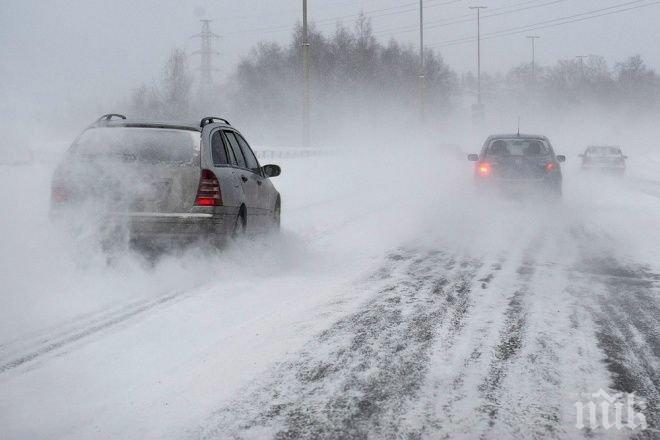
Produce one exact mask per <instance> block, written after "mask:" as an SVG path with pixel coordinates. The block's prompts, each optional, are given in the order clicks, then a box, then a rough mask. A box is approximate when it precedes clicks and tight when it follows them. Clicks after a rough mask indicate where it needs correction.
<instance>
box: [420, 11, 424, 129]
mask: <svg viewBox="0 0 660 440" xmlns="http://www.w3.org/2000/svg"><path fill="white" fill-rule="evenodd" d="M424 69H425V68H424V0H419V119H420V122H421V123H424V119H425V113H426V102H425V100H426V75H425V71H424Z"/></svg>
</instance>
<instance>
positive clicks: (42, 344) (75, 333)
mask: <svg viewBox="0 0 660 440" xmlns="http://www.w3.org/2000/svg"><path fill="white" fill-rule="evenodd" d="M197 287H199V286H196V287H194V288H193V289H186V290H181V291H175V292H171V293H168V294H166V295H163V296H159V297H158V298H156V299H145V300H142V301H136V302H133V303H130V304H128V305H124V306H121V307H118V308H112V309H110V310H102V311H100V312H98V313H93V314H86V315H83V316H82V317H81V318H78V319H74V320H72V321H71V322H70V323H68V324H67V325H65V326H62V327H57V329H56V330H53V329H51V330H49V331H47V332H46V333H44V334H42V335H37V336H34V337H32V338H29V339H27V340H19V341H15V342H13V343H10V344H7V345H5V346H3V347H2V357H1V358H0V374H3V373H7V372H9V371H10V370H14V369H16V368H19V367H22V366H26V365H28V364H31V363H33V362H36V361H38V360H41V359H43V358H45V357H46V356H48V355H53V354H56V353H60V352H63V351H65V350H66V349H67V348H69V347H71V346H73V345H75V344H76V343H80V342H82V341H84V340H86V339H89V338H91V337H93V336H95V335H97V334H100V333H102V332H104V331H107V330H110V329H112V328H115V327H118V326H120V325H122V324H124V323H127V322H129V321H130V320H132V319H135V318H137V317H139V316H142V315H145V314H146V313H147V312H151V311H153V310H155V309H157V308H160V307H165V306H168V305H170V304H171V303H174V302H175V301H177V300H181V299H183V298H184V297H186V296H188V295H189V294H190V293H191V292H192V291H194V290H196V288H197Z"/></svg>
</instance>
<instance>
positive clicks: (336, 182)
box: [0, 2, 660, 438]
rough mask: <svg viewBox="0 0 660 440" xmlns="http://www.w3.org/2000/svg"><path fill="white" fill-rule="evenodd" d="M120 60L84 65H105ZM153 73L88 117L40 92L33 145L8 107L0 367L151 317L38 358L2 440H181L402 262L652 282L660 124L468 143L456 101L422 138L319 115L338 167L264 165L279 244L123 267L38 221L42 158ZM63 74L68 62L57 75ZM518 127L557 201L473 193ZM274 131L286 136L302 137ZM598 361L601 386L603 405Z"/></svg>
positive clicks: (259, 241)
mask: <svg viewBox="0 0 660 440" xmlns="http://www.w3.org/2000/svg"><path fill="white" fill-rule="evenodd" d="M106 3H107V2H106ZM374 3H375V2H371V4H372V5H373V4H374ZM365 4H366V2H365ZM60 6H62V5H60ZM12 7H13V8H19V6H16V5H13V6H12ZM251 7H254V4H252V5H251ZM211 8H212V5H209V6H207V9H209V10H210V9H211ZM365 8H366V6H365ZM67 11H69V12H70V13H71V14H72V16H75V10H68V9H67ZM240 11H242V9H241V10H236V13H239V12H240ZM114 12H115V13H117V11H114ZM61 13H62V12H61ZM98 15H101V11H100V10H99V11H98ZM88 19H89V17H88ZM117 20H119V19H117ZM4 21H7V18H6V16H5V18H4V19H3V22H4ZM113 24H115V22H114V21H111V22H110V23H104V25H105V26H108V27H109V26H111V25H113ZM14 26H16V24H14ZM35 26H36V24H35ZM149 26H150V28H151V29H153V27H154V26H155V25H154V24H150V25H149ZM118 32H121V31H120V30H119V31H118ZM132 32H136V31H135V29H133V31H132ZM5 35H6V34H5ZM184 36H185V35H184ZM3 38H6V36H3ZM153 38H158V37H157V36H154V37H153ZM179 38H180V36H178V35H177V36H176V37H172V36H171V35H168V36H166V37H165V41H159V42H158V45H159V46H160V48H161V50H162V48H163V47H170V46H172V45H176V44H177V42H178V39H179ZM149 41H150V38H145V37H144V36H142V37H141V38H136V41H132V42H126V43H125V44H133V45H135V46H137V47H139V48H140V49H141V50H146V48H147V47H149ZM59 50H62V51H65V50H64V48H62V47H59ZM116 50H118V49H115V50H112V51H108V52H106V53H105V54H103V55H102V54H101V53H99V55H98V57H99V58H104V57H109V58H113V59H116V58H117V57H119V56H120V55H119V54H118V53H117V52H116ZM5 59H7V57H5ZM72 59H74V60H76V58H75V57H74V58H72ZM77 61H80V60H77ZM133 61H135V60H133ZM51 62H54V63H55V64H57V63H58V61H51ZM88 62H89V63H91V64H93V65H96V63H97V62H99V63H100V62H101V61H99V60H98V59H90V60H88ZM126 63H129V61H128V60H127V61H126ZM161 64H162V54H161V55H159V56H158V57H157V59H156V60H155V61H154V59H151V60H150V61H148V62H147V63H146V65H145V66H142V67H141V69H142V68H144V69H145V70H144V71H140V72H138V73H136V72H129V73H126V72H123V70H122V68H121V66H118V67H116V69H117V71H118V72H121V73H120V75H124V76H123V79H122V80H121V81H118V82H112V81H111V82H109V84H112V86H111V87H107V89H106V90H105V92H104V93H106V94H107V95H108V96H104V99H100V100H97V99H93V100H91V101H86V100H85V97H84V96H80V95H79V94H78V93H77V92H76V91H75V89H73V90H72V89H70V88H69V85H68V83H67V81H66V80H63V79H62V78H59V79H58V78H54V79H53V83H52V84H53V85H52V87H53V88H54V96H58V97H59V98H62V99H61V100H59V99H58V100H57V102H58V103H61V105H62V106H63V108H65V111H63V112H62V113H57V112H55V113H49V114H50V115H52V116H51V117H50V121H49V122H48V125H49V130H48V132H47V133H48V134H46V135H44V133H39V128H38V125H35V120H34V119H30V117H31V116H33V115H35V114H38V115H40V117H42V118H43V117H45V115H44V114H43V113H42V112H40V105H39V99H38V96H39V95H40V94H41V93H42V92H39V94H37V95H34V94H32V90H33V88H32V86H30V85H25V84H24V85H22V86H21V87H19V88H17V89H16V91H11V92H12V93H13V95H11V99H10V101H9V102H13V103H20V105H19V106H18V109H19V111H18V112H17V113H16V116H14V118H15V119H13V121H15V123H16V127H20V131H19V132H15V131H13V129H11V128H10V129H8V131H9V133H11V134H10V135H8V136H7V137H6V138H7V142H6V143H5V145H10V146H11V145H15V144H16V143H21V144H26V143H29V144H30V146H31V148H32V149H33V151H35V153H36V157H34V159H36V160H35V161H32V162H27V163H22V164H10V163H8V162H5V163H4V164H2V165H0V188H1V189H0V206H2V207H3V215H2V217H1V218H0V234H1V235H0V237H1V240H2V247H1V248H0V354H2V358H3V359H4V358H5V357H7V356H9V355H11V353H13V352H14V351H16V352H20V351H21V350H22V349H23V347H24V346H29V345H30V344H31V343H33V342H34V341H35V340H40V339H41V338H42V337H43V335H44V334H51V333H52V332H58V331H60V330H61V329H66V331H72V332H74V333H75V328H73V329H72V328H70V326H75V325H78V324H79V323H81V322H87V321H90V322H93V321H94V320H95V319H97V318H98V319H101V318H99V317H102V318H103V319H106V317H107V316H109V315H112V314H117V315H121V312H122V310H124V309H130V308H131V307H132V306H133V305H134V304H138V303H143V304H145V305H147V306H148V307H150V309H149V310H150V311H149V312H148V313H144V314H141V315H138V316H136V317H135V319H134V321H132V322H131V323H125V324H120V325H119V326H118V328H115V329H113V330H112V331H110V332H108V333H109V334H108V333H102V334H99V335H96V336H94V337H93V338H92V339H93V340H92V341H91V342H90V341H81V342H80V343H79V344H73V346H71V347H68V349H67V350H70V351H67V350H65V351H63V352H62V353H55V354H52V355H49V356H47V357H46V358H45V359H40V360H39V361H37V363H36V364H35V365H31V366H30V368H29V369H28V371H27V372H22V373H21V374H14V373H12V372H9V373H7V375H6V376H5V377H2V378H0V380H1V381H2V384H1V386H0V390H1V391H0V426H1V427H2V431H3V432H4V433H5V434H4V435H5V436H7V438H46V437H51V438H93V437H104V438H162V437H168V436H170V437H180V436H189V435H193V436H194V435H196V434H197V433H198V432H199V431H198V430H199V429H201V430H202V431H203V430H204V428H203V427H204V425H205V424H206V423H208V422H209V420H211V421H212V420H213V418H212V414H214V412H215V411H216V410H217V409H218V408H219V407H221V406H223V405H225V404H227V403H228V402H230V401H231V399H232V398H233V397H234V396H235V395H236V393H239V392H240V390H242V389H243V387H245V386H248V385H249V384H250V383H252V382H253V381H255V380H257V379H258V378H260V377H261V375H262V373H263V372H265V371H268V369H269V368H270V367H272V365H273V364H274V363H276V362H278V361H280V360H281V359H283V358H286V356H290V355H292V353H295V352H297V351H298V350H300V349H301V348H302V347H303V346H304V344H305V342H306V341H307V340H308V339H309V338H311V337H312V336H313V335H315V334H317V333H318V332H319V331H322V330H323V329H324V327H325V326H327V325H329V324H330V323H332V322H333V321H334V320H336V319H337V318H338V317H340V316H345V315H346V314H348V313H350V312H351V311H354V310H357V309H358V308H359V306H360V305H361V304H363V303H364V302H365V301H366V300H367V299H368V298H369V297H370V295H371V294H373V292H372V291H371V290H370V287H369V284H368V282H367V281H368V277H369V276H370V275H371V274H372V273H373V272H374V271H376V270H379V269H380V268H382V267H383V262H384V260H386V256H387V255H388V254H389V253H391V252H393V251H395V250H397V249H401V248H404V249H420V248H424V249H432V250H433V249H435V250H441V251H445V252H448V253H455V254H457V255H462V256H466V257H469V258H474V259H484V261H490V260H493V261H495V260H497V259H498V258H500V257H502V256H511V255H513V257H512V258H513V259H515V260H516V261H521V260H523V259H524V258H525V256H524V255H523V254H524V253H525V252H526V251H527V248H528V247H529V246H530V244H532V243H534V240H535V239H536V238H537V237H539V236H541V237H543V238H544V240H545V242H544V243H545V244H544V246H543V249H542V250H540V251H539V256H538V259H539V260H540V261H541V262H542V263H544V264H545V265H546V266H545V267H547V268H553V267H555V268H558V271H559V270H560V269H561V270H565V269H567V268H569V267H570V266H571V264H573V263H574V262H575V261H577V259H578V258H579V257H578V254H580V253H586V254H588V255H596V256H599V255H608V254H609V255H615V256H616V257H617V258H620V259H621V260H623V261H634V262H637V263H641V264H644V265H646V266H648V267H650V270H655V271H656V273H657V271H659V270H660V233H659V229H658V225H659V224H660V174H659V173H658V171H657V170H658V168H659V167H660V145H659V144H660V142H659V141H658V139H660V129H659V128H658V124H657V120H658V116H659V115H658V114H656V113H640V114H638V115H635V117H630V116H629V115H626V114H624V111H623V110H619V109H616V108H613V109H608V110H607V111H604V110H602V109H585V108H579V109H566V110H563V111H561V112H559V111H552V110H544V109H536V110H535V111H534V112H530V111H529V109H522V108H521V109H518V108H509V107H507V103H506V102H503V103H497V104H493V105H492V106H490V107H489V108H488V117H487V120H486V123H485V124H484V126H482V127H480V128H475V127H474V126H473V125H472V123H471V120H470V114H469V106H468V105H469V103H458V105H457V107H456V109H455V110H453V111H452V112H451V114H450V115H449V116H448V117H443V118H438V119H437V121H436V120H434V115H432V114H431V115H427V122H426V125H425V126H424V127H420V126H419V125H418V124H417V123H416V120H417V114H416V113H414V112H413V111H411V110H405V111H403V112H400V111H399V110H398V109H397V108H392V107H389V106H388V105H387V103H382V102H378V100H377V99H374V100H373V102H363V103H361V104H360V105H361V108H363V109H365V108H366V109H367V110H368V111H369V115H368V118H366V119H367V120H368V121H369V122H368V124H364V123H361V121H363V120H364V119H361V117H362V116H363V115H355V114H351V113H350V109H347V108H336V109H335V108H333V107H329V108H325V109H324V111H325V114H334V115H336V118H335V119H333V120H325V121H315V124H317V125H316V126H315V127H314V132H315V133H316V134H318V137H317V138H316V139H315V141H316V142H315V144H316V146H317V147H319V148H321V149H327V150H332V154H328V155H321V156H315V157H308V158H289V159H281V160H279V159H272V160H271V159H269V160H267V162H271V161H272V162H275V163H279V164H280V165H281V166H282V169H283V173H282V176H281V177H278V178H276V179H273V181H274V183H275V185H276V187H277V188H278V190H279V191H280V193H281V194H282V200H283V205H282V206H283V208H282V232H281V233H280V234H279V235H277V236H266V237H256V238H247V239H241V240H239V241H238V242H234V243H231V244H230V245H229V246H228V247H227V248H226V249H223V250H220V251H215V250H209V249H206V248H193V249H189V250H186V251H184V252H179V253H173V254H168V255H164V256H162V257H160V258H159V259H158V260H157V261H156V262H152V261H149V260H148V259H147V258H145V257H144V256H142V255H140V254H139V253H135V252H132V251H125V252H122V253H120V254H118V255H115V256H114V257H113V258H112V259H111V260H110V261H109V260H108V258H107V255H106V254H104V253H103V252H102V251H101V250H100V249H99V248H98V246H97V244H96V243H95V242H94V240H93V239H92V240H81V239H80V237H77V239H72V238H71V237H68V236H66V235H65V234H63V233H62V231H61V230H60V229H58V228H57V227H56V226H55V225H54V224H52V223H51V221H50V220H49V203H50V179H51V176H52V173H53V170H54V166H55V160H57V159H59V157H60V156H59V154H60V153H61V152H62V151H63V147H64V146H65V145H64V143H66V141H70V140H72V138H73V136H74V135H75V134H76V133H75V130H74V128H79V129H82V128H83V127H84V125H85V124H86V123H89V122H91V121H92V120H93V119H94V118H95V117H97V116H98V115H99V114H100V113H103V112H105V111H106V110H107V111H111V110H112V111H122V109H121V108H117V105H120V104H121V103H122V102H125V97H126V96H127V95H128V94H129V92H130V87H128V86H127V84H128V83H130V84H137V83H139V82H140V81H141V80H142V78H141V77H143V76H144V74H145V73H146V72H156V71H158V69H160V65H161ZM60 67H62V66H60ZM62 68H63V67H62ZM69 69H70V70H76V68H75V65H74V64H72V65H71V67H66V68H63V70H65V71H68V70H69ZM85 72H86V73H85V74H84V75H82V76H83V77H84V78H92V79H93V80H94V81H93V82H95V83H97V84H105V83H104V80H105V79H106V76H105V75H106V73H105V72H100V71H94V70H86V69H85ZM136 79H137V81H135V80H136ZM29 80H30V82H31V83H35V86H34V89H42V90H43V94H44V95H46V94H48V92H47V90H46V89H47V88H48V87H47V86H50V85H51V83H49V78H48V76H47V75H41V74H37V73H34V76H33V77H30V78H29ZM64 84H67V86H66V87H65V85H64ZM99 87H101V86H99ZM83 88H84V89H85V90H86V91H89V90H90V89H92V88H93V87H90V84H89V83H88V84H86V85H85V86H84V87H83ZM291 93H292V94H293V95H295V96H298V95H297V94H298V91H296V90H292V91H291ZM92 94H93V93H92ZM69 99H70V100H69ZM81 102H83V103H84V105H81V107H80V108H84V109H85V110H86V111H84V112H83V111H80V108H79V107H78V105H79V103H81ZM50 104H51V105H52V102H51V103H50ZM314 104H315V105H317V106H321V105H324V103H323V102H319V101H318V100H317V101H315V103H314ZM489 105H490V104H489ZM69 106H70V107H69ZM71 108H73V109H74V111H71V112H70V110H71ZM8 112H11V107H9V106H6V107H5V108H4V109H3V113H4V115H7V114H8ZM83 114H84V115H83ZM225 116H227V118H229V119H230V120H231V119H232V117H231V116H232V115H225ZM519 116H520V124H521V131H523V132H526V133H529V132H531V133H541V134H545V135H547V136H549V137H550V139H551V140H552V142H553V145H554V148H555V150H556V152H557V153H558V154H565V155H566V156H567V157H568V161H567V163H566V164H565V165H564V168H563V169H564V194H565V197H564V200H563V201H562V202H561V203H551V202H548V201H545V200H535V201H517V200H507V199H505V200H499V199H486V198H482V197H479V196H478V194H476V193H475V190H474V188H473V186H472V170H473V169H472V165H471V164H470V163H469V162H467V161H466V159H465V157H466V154H467V153H477V152H478V151H479V148H480V146H481V143H482V142H483V139H484V138H485V136H487V135H488V134H491V133H494V132H515V130H516V125H517V120H518V117H519ZM60 119H61V120H62V121H63V122H62V126H58V122H57V121H58V120H60ZM239 122H242V124H239V126H238V128H239V129H241V128H242V127H243V125H244V126H246V127H249V130H252V131H253V133H254V132H256V131H258V130H259V129H260V127H259V123H260V121H259V120H245V121H239ZM320 124H323V126H321V125H320ZM333 127H338V128H337V129H336V130H333ZM271 129H272V128H271V127H268V129H267V130H266V129H264V131H263V132H262V133H255V134H251V132H250V131H248V129H246V132H245V134H246V136H247V137H248V139H249V138H250V137H254V138H258V139H260V142H259V143H258V144H257V145H255V149H256V150H260V149H263V148H267V147H268V148H270V147H275V148H279V147H282V146H281V145H274V146H273V145H272V144H270V145H269V143H268V135H269V133H270V132H271V131H270V130H271ZM280 129H281V130H288V133H298V132H299V123H298V121H292V122H291V125H289V126H282V127H280ZM51 133H55V134H51ZM33 135H34V139H33V138H32V136H33ZM291 136H292V137H295V136H297V134H295V135H293V134H292V135H291ZM264 138H265V140H264ZM63 142H64V143H63ZM274 143H275V144H277V142H274ZM594 143H595V144H616V145H621V147H622V148H623V149H624V153H625V154H627V155H628V156H629V157H630V159H629V161H628V171H627V174H626V175H625V176H624V177H623V178H621V179H618V178H614V177H606V176H585V175H584V174H583V173H581V172H580V170H579V165H578V157H577V155H578V154H579V153H580V152H582V150H583V149H584V148H585V146H586V145H589V144H594ZM284 147H285V146H284ZM7 148H9V147H7ZM42 159H43V160H42ZM263 161H264V160H262V162H263ZM576 231H582V232H584V234H582V233H580V232H578V233H576ZM585 237H586V238H585ZM589 237H592V238H593V239H590V238H589ZM92 238H93V237H92ZM558 273H559V272H558ZM555 281H556V280H555ZM555 287H556V286H555V285H553V284H552V283H551V282H550V281H549V282H548V285H547V292H546V293H547V296H548V298H546V299H545V301H546V302H545V303H544V304H545V305H547V306H548V307H551V306H552V307H554V306H555V303H554V300H553V298H552V293H553V292H554V290H552V289H554V288H555ZM161 300H162V301H163V303H162V305H158V304H159V301H161ZM491 301H495V300H494V299H491ZM478 317H479V318H483V319H487V318H488V316H487V314H486V313H484V315H483V316H482V315H479V316H478ZM594 359H596V357H594ZM563 360H564V361H566V362H567V363H570V362H571V360H572V359H571V358H570V357H568V358H566V359H563ZM598 362H599V361H598V360H594V361H593V364H594V365H595V367H594V368H597V369H598V368H600V370H597V371H599V372H600V373H602V378H603V382H602V384H599V385H602V386H603V387H605V388H606V387H607V386H608V383H607V379H606V372H605V369H604V367H603V366H602V365H600V366H599V364H598ZM42 363H43V364H46V363H50V364H49V367H48V368H41V367H42V366H43V364H42ZM601 370H602V371H601ZM600 373H599V374H600ZM567 386H568V385H567ZM521 388H522V387H521ZM596 388H597V387H596ZM521 393H524V390H522V391H521Z"/></svg>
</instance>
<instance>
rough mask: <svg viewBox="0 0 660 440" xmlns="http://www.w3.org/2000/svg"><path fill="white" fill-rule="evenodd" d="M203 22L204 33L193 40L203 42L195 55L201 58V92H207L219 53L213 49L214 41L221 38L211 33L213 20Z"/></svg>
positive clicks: (194, 36)
mask: <svg viewBox="0 0 660 440" xmlns="http://www.w3.org/2000/svg"><path fill="white" fill-rule="evenodd" d="M200 21H201V22H202V32H200V33H199V34H197V35H193V38H199V39H200V40H201V44H200V48H199V50H197V51H195V52H193V54H199V56H200V57H201V60H200V65H199V70H200V74H199V91H200V95H201V94H202V91H205V90H207V88H208V86H209V85H210V84H212V83H213V71H214V68H213V57H214V56H215V55H218V54H219V53H218V51H217V50H215V49H213V41H214V40H217V39H218V38H220V36H219V35H217V34H214V33H213V32H211V20H200Z"/></svg>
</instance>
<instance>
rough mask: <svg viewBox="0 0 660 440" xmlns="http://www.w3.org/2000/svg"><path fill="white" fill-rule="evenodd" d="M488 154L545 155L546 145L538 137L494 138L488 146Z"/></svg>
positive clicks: (547, 149) (547, 148) (547, 152)
mask: <svg viewBox="0 0 660 440" xmlns="http://www.w3.org/2000/svg"><path fill="white" fill-rule="evenodd" d="M487 153H488V155H489V156H546V155H548V154H550V148H549V147H548V145H547V144H546V143H545V142H543V141H542V140H540V139H496V140H493V142H491V144H490V145H489V146H488V150H487Z"/></svg>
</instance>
